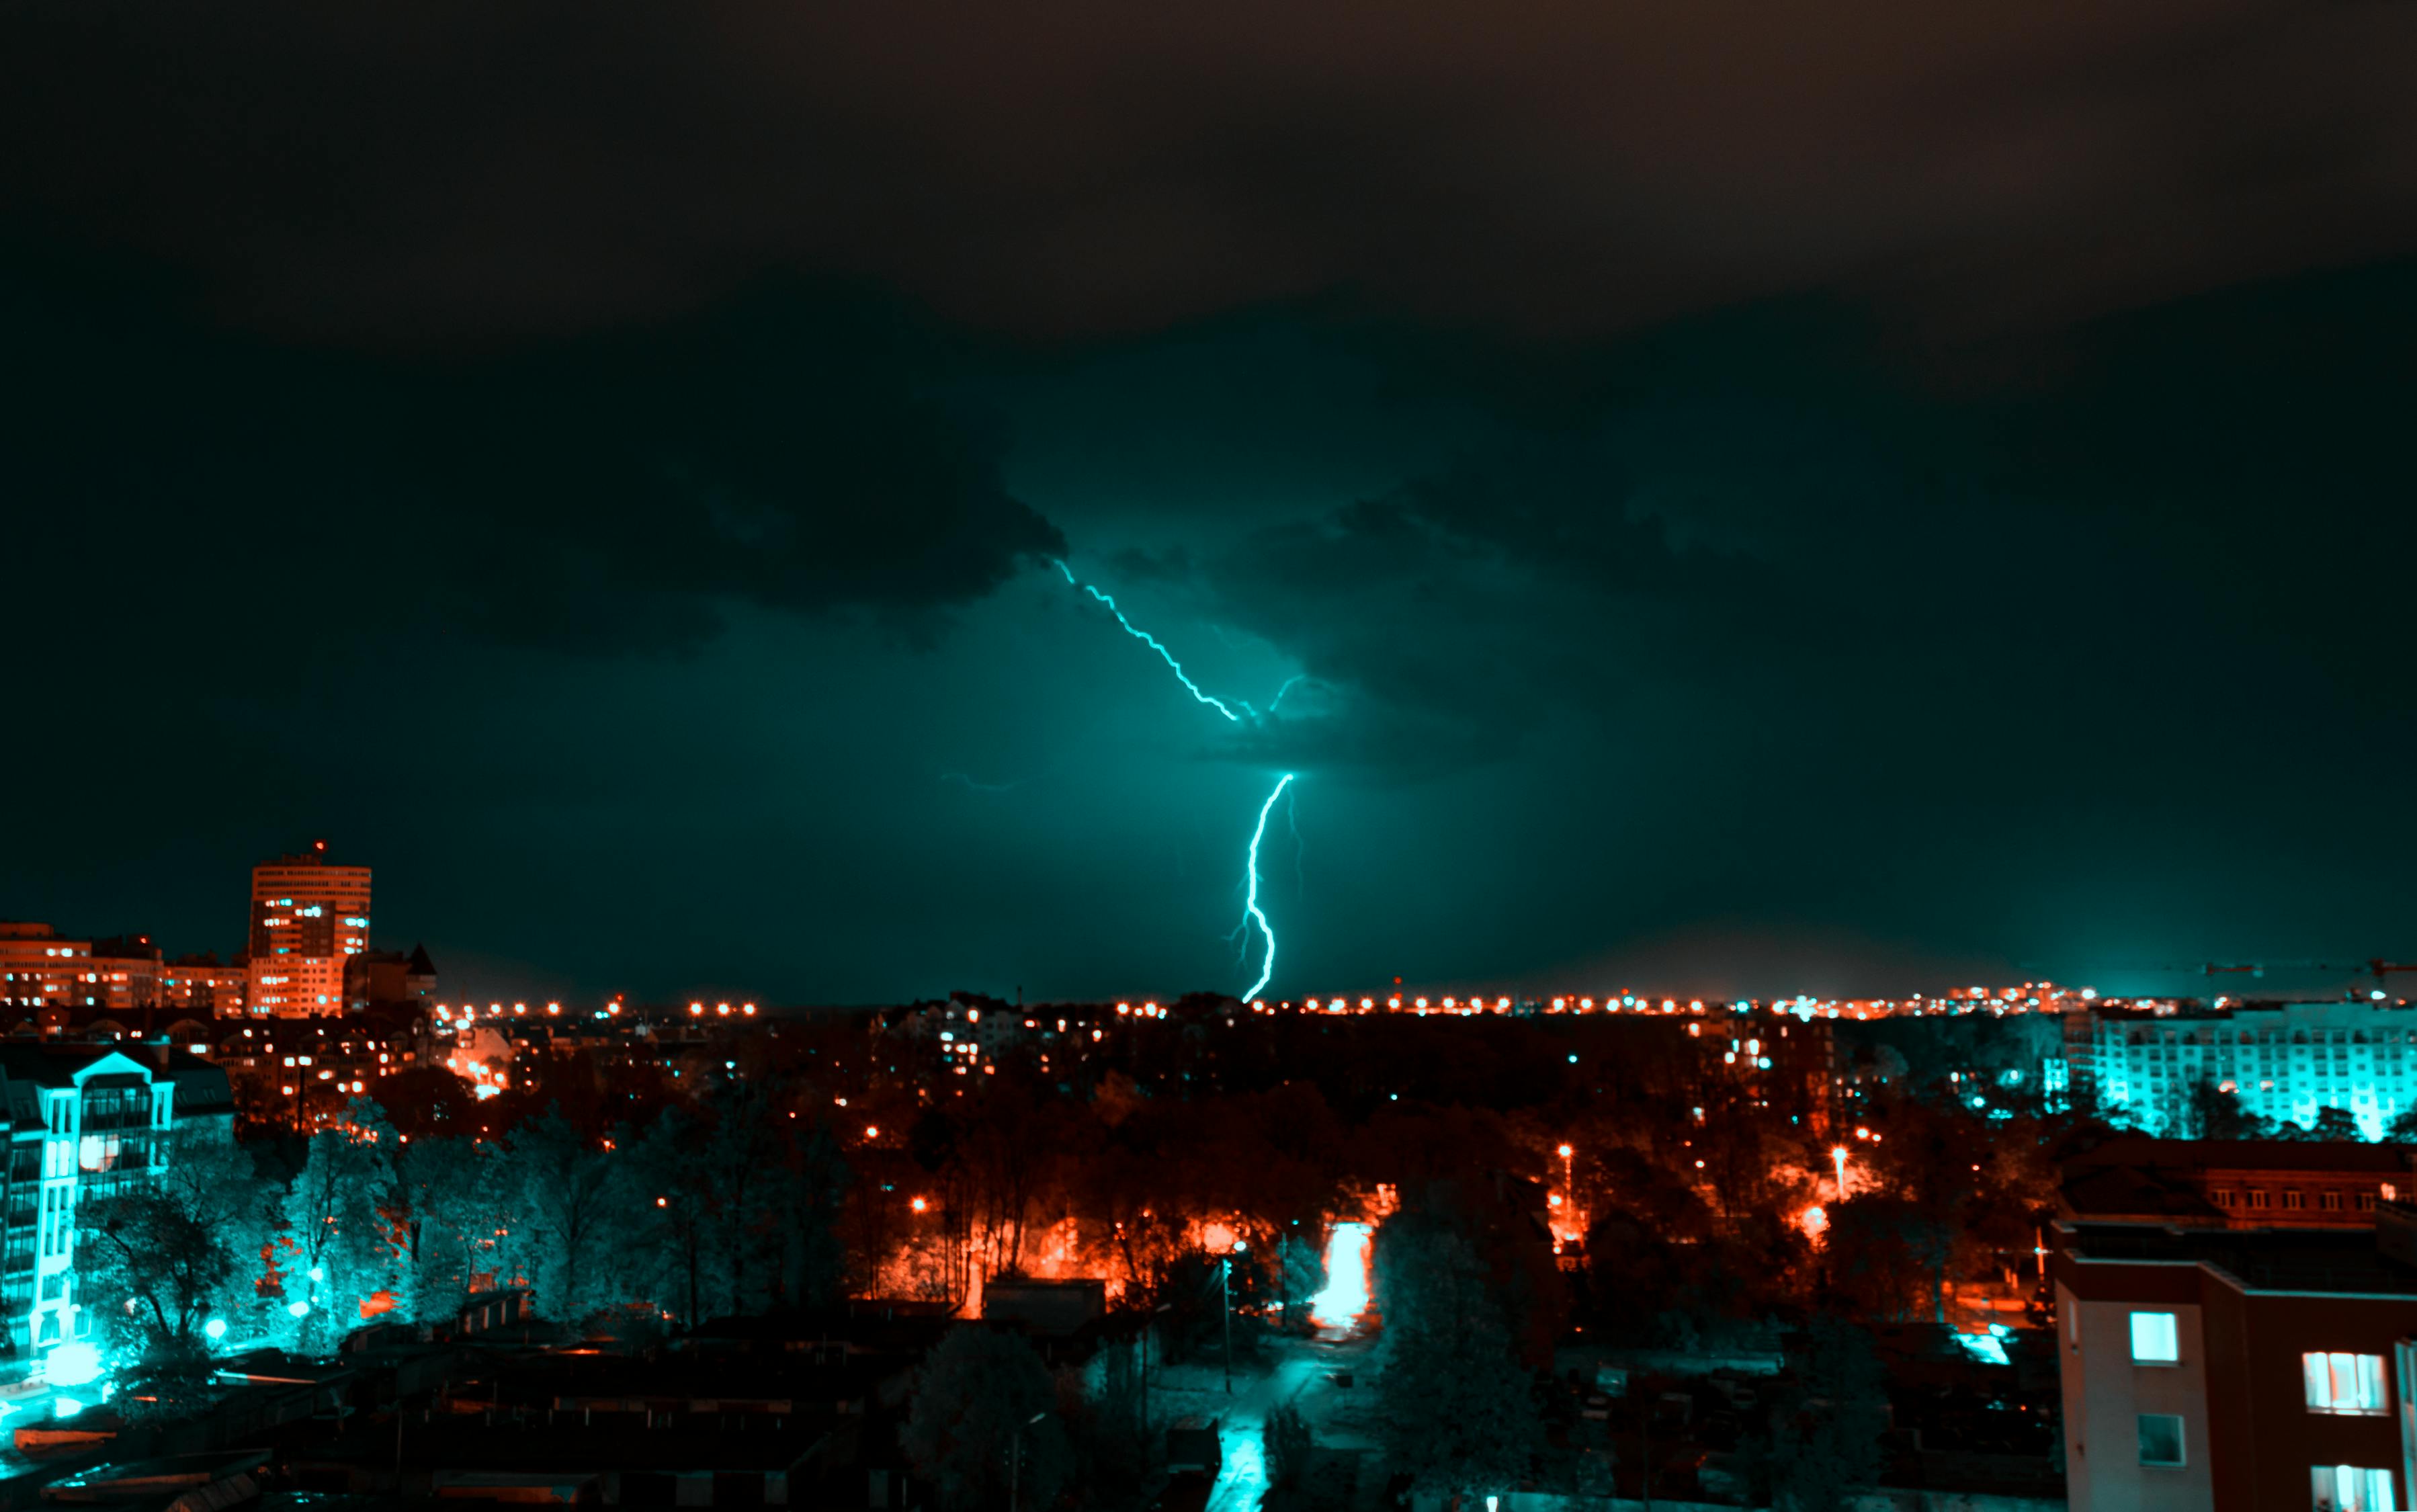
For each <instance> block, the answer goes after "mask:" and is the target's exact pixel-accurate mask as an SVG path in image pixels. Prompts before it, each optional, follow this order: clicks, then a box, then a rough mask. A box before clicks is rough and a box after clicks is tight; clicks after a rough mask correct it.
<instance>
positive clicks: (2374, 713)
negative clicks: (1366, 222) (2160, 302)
mask: <svg viewBox="0 0 2417 1512" xmlns="http://www.w3.org/2000/svg"><path fill="white" fill-rule="evenodd" d="M1861 325H1862V329H1861V331H1860V333H1859V332H1858V330H1857V326H1858V322H1856V321H1854V320H1852V319H1848V318H1844V317H1842V316H1841V315H1840V314H1839V313H1836V312H1834V311H1822V310H1811V311H1808V310H1805V309H1801V308H1795V307H1763V308H1750V309H1743V310H1739V311H1734V312H1729V313H1722V314H1719V315H1715V316H1708V317H1703V318H1699V319H1695V320H1690V321H1686V322H1681V323H1680V324H1678V325H1675V326H1671V327H1667V328H1663V329H1660V330H1657V331H1655V332H1653V333H1652V334H1650V335H1649V336H1648V337H1643V338H1639V339H1636V340H1632V341H1629V342H1625V343H1621V344H1615V345H1612V346H1607V347H1605V348H1604V349H1602V351H1601V352H1600V353H1599V354H1598V355H1597V357H1596V359H1593V360H1592V361H1591V362H1590V363H1588V364H1580V365H1579V366H1577V367H1575V368H1571V367H1568V366H1567V365H1565V364H1562V363H1561V360H1560V359H1554V362H1555V364H1556V365H1557V366H1560V367H1561V373H1560V380H1559V382H1560V388H1561V390H1562V392H1563V393H1564V394H1565V395H1566V394H1586V395H1590V396H1591V397H1590V398H1588V399H1586V400H1585V401H1584V402H1583V403H1582V404H1580V405H1575V406H1571V405H1561V406H1554V407H1551V408H1550V409H1549V413H1548V419H1547V420H1543V421H1539V422H1535V423H1532V424H1530V425H1529V426H1528V427H1527V428H1526V429H1524V430H1521V431H1518V432H1516V433H1514V435H1513V438H1512V439H1510V440H1506V441H1501V442H1497V443H1495V444H1493V445H1490V446H1489V447H1487V448H1485V449H1482V450H1481V451H1473V452H1471V453H1470V454H1469V455H1468V456H1467V457H1466V458H1465V459H1464V460H1463V461H1462V462H1461V463H1460V464H1459V465H1457V466H1453V467H1451V468H1448V469H1446V470H1444V471H1442V472H1439V473H1437V474H1434V475H1432V476H1429V477H1426V478H1423V479H1419V480H1415V481H1410V482H1406V483H1404V484H1402V485H1399V486H1397V487H1394V488H1392V489H1391V490H1388V491H1385V492H1383V493H1380V494H1376V495H1374V496H1370V497H1368V498H1366V499H1363V500H1361V501H1358V502H1355V503H1351V504H1348V505H1345V506H1341V507H1337V508H1334V509H1330V510H1328V511H1325V512H1319V513H1317V514H1315V515H1313V516H1310V517H1307V518H1303V519H1298V520H1289V521H1285V522H1281V523H1277V524H1274V525H1269V526H1264V527H1256V528H1254V529H1252V530H1251V531H1249V532H1248V533H1247V534H1246V535H1244V536H1243V537H1242V538H1241V539H1240V540H1239V541H1238V542H1234V543H1233V544H1231V545H1229V546H1227V547H1225V548H1224V549H1222V550H1220V551H1216V552H1211V553H1206V554H1165V555H1162V556H1156V557H1136V558H1129V559H1128V560H1127V561H1126V563H1125V564H1124V566H1125V567H1126V568H1127V570H1129V571H1133V572H1135V573H1137V574H1150V573H1154V574H1156V575H1158V576H1160V577H1162V578H1163V579H1165V580H1167V581H1169V582H1172V583H1176V584H1179V585H1181V586H1182V588H1183V590H1184V591H1187V592H1189V593H1191V594H1193V596H1194V599H1193V603H1194V605H1195V609H1196V612H1197V613H1198V614H1200V615H1201V616H1202V617H1203V618H1205V619H1208V620H1210V621H1213V622H1216V623H1221V624H1224V625H1228V626H1232V627H1236V628H1239V629H1243V630H1247V631H1249V632H1251V633H1253V634H1257V635H1260V636H1263V637H1264V638H1265V639H1266V640H1267V641H1268V642H1269V643H1270V644H1271V645H1273V646H1275V647H1277V648H1279V649H1282V650H1283V651H1284V652H1285V653H1286V654H1287V655H1289V656H1291V657H1293V658H1295V659H1297V662H1298V664H1299V665H1300V667H1301V668H1302V669H1303V670H1304V671H1305V672H1306V673H1308V674H1309V675H1310V676H1311V678H1312V679H1314V681H1312V682H1311V683H1309V684H1307V685H1305V686H1304V688H1303V689H1302V690H1301V692H1300V694H1299V695H1297V696H1296V697H1295V698H1294V699H1292V700H1288V702H1287V705H1286V708H1285V710H1284V711H1283V714H1282V715H1281V717H1278V718H1275V719H1271V720H1269V721H1267V722H1265V723H1264V724H1263V725H1259V726H1257V727H1255V728H1254V729H1252V730H1250V731H1248V732H1246V733H1244V734H1242V735H1241V736H1239V738H1238V739H1237V740H1236V741H1235V742H1234V744H1233V746H1232V747H1231V749H1232V750H1233V751H1234V753H1235V754H1238V755H1239V756H1245V757H1247V758H1249V759H1253V760H1258V761H1265V762H1268V763H1270V764H1279V765H1283V766H1286V767H1299V768H1302V769H1305V770H1327V771H1339V770H1351V771H1360V772H1362V773H1364V774H1368V775H1373V776H1379V777H1395V778H1398V777H1403V776H1432V775H1435V774H1437V773H1439V772H1445V771H1453V770H1457V769H1459V768H1462V767H1465V766H1468V765H1471V764H1483V763H1489V762H1499V761H1506V760H1524V759H1527V758H1528V751H1527V749H1526V747H1527V745H1528V743H1529V742H1530V741H1531V739H1532V738H1533V737H1534V736H1535V735H1536V733H1537V732H1538V731H1539V730H1541V729H1543V727H1545V726H1547V725H1551V724H1553V723H1554V722H1555V721H1557V720H1558V721H1562V722H1564V726H1565V728H1569V727H1592V728H1601V727H1603V726H1604V725H1612V726H1618V725H1629V726H1631V727H1634V728H1637V729H1640V730H1651V731H1653V732H1654V734H1655V737H1656V738H1670V737H1678V738H1683V732H1684V731H1685V730H1686V729H1687V728H1688V727H1689V726H1690V725H1724V724H1734V723H1735V722H1737V721H1741V720H1742V721H1744V722H1746V723H1748V724H1764V723H1767V724H1768V725H1771V726H1772V727H1774V728H1788V729H1793V730H1796V731H1799V732H1801V733H1802V734H1803V735H1804V736H1805V737H1806V738H1807V739H1809V740H1810V741H1813V742H1814V745H1815V747H1816V748H1815V749H1810V750H1808V751H1806V752H1805V753H1804V754H1802V755H1801V756H1795V757H1792V758H1791V759H1790V761H1789V762H1788V763H1787V771H1786V776H1785V778H1784V779H1783V781H1782V786H1783V787H1785V789H1786V790H1787V791H1789V792H1791V793H1795V794H1797V795H1798V796H1800V797H1803V798H1805V799H1807V800H1808V801H1817V800H1816V799H1815V794H1817V792H1818V791H1819V790H1820V788H1821V784H1822V783H1823V782H1824V781H1834V782H1835V783H1836V785H1837V786H1836V787H1833V788H1832V789H1830V794H1831V797H1832V800H1834V799H1835V798H1836V797H1837V795H1840V794H1847V793H1853V794H1856V795H1857V796H1856V797H1854V798H1852V799H1851V800H1849V802H1850V804H1857V805H1860V804H1865V803H1868V802H1877V798H1876V796H1875V795H1874V793H1873V791H1872V789H1871V786H1870V784H1871V779H1872V778H1873V777H1875V776H1876V775H1877V774H1879V773H1882V772H1886V773H1888V774H1889V784H1890V786H1889V787H1888V788H1887V789H1886V790H1887V791H1889V792H1890V793H1892V794H1893V795H1894V799H1902V800H1904V801H1906V802H1908V803H1910V802H1915V801H1917V800H1918V798H1919V796H1920V795H1922V794H1923V793H1925V792H1927V793H1931V794H1933V795H1934V796H1946V797H1949V798H1951V799H1952V798H1953V794H1952V793H1951V792H1950V791H1949V790H1950V789H1952V788H1953V787H1955V786H1957V785H1959V784H1960V785H1966V786H1967V787H1969V789H1970V790H1971V791H1976V792H1986V793H1990V794H1993V795H1996V796H1997V797H1998V798H1999V799H2001V800H2002V801H2004V802H2041V803H2056V802H2103V801H2107V800H2109V799H2111V798H2112V797H2113V796H2114V795H2117V794H2121V795H2122V800H2121V801H2122V802H2137V803H2139V804H2141V805H2143V806H2147V807H2155V806H2159V805H2163V804H2166V803H2168V802H2178V801H2180V800H2179V795H2180V794H2181V792H2182V791H2183V790H2184V789H2186V788H2190V787H2194V786H2195V785H2203V786H2200V787H2199V793H2200V796H2202V797H2207V798H2212V797H2213V796H2214V795H2215V794H2218V793H2221V792H2227V791H2232V792H2237V791H2239V785H2240V784H2241V783H2242V782H2243V781H2245V780H2247V779H2245V778H2244V776H2243V772H2242V768H2243V765H2244V764H2254V761H2252V759H2251V758H2250V757H2249V756H2248V753H2246V752H2245V751H2243V750H2242V749H2240V748H2238V747H2231V746H2227V748H2226V749H2225V750H2223V751H2221V752H2194V753H2192V755H2191V756H2190V757H2189V758H2188V759H2187V760H2185V761H2183V762H2182V763H2181V764H2180V765H2179V766H2178V767H2171V768H2161V769H2157V770H2158V771H2159V775H2158V776H2157V778H2156V779H2155V782H2154V783H2153V784H2151V785H2150V786H2149V787H2137V786H2136V784H2137V783H2139V782H2141V781H2143V780H2144V779H2145V771H2146V769H2142V768H2138V767H2135V766H2132V765H2130V764H2127V763H2120V762H2119V763H2113V764H2107V763H2099V762H2089V763H2082V764H2078V765H2073V766H2062V765H2056V766H2042V765H2039V764H2037V763H2035V762H2032V761H2029V759H2027V758H2025V757H2023V756H2019V755H2017V754H2016V753H2015V752H2014V750H2013V749H2012V748H2009V747H2001V746H1994V745H1984V747H1983V748H1982V749H1981V750H1980V751H1978V752H1977V753H1976V754H1974V755H1971V756H1966V757H1962V758H1959V759H1958V760H1957V761H1955V762H1953V763H1948V764H1939V763H1935V762H1932V761H1930V760H1927V759H1925V758H1922V757H1920V756H1916V755H1915V754H1914V751H1915V747H1913V746H1909V745H1906V744H1894V743H1893V744H1891V745H1890V746H1889V747H1888V748H1887V749H1885V750H1881V751H1877V752H1875V751H1869V750H1863V749H1860V748H1858V752H1857V754H1856V755H1855V756H1852V757H1850V758H1841V757H1839V756H1837V755H1836V754H1835V753H1836V750H1837V749H1838V748H1837V747H1836V746H1835V745H1834V744H1833V743H1832V742H1838V741H1846V742H1850V743H1852V742H1859V741H1864V740H1868V739H1869V738H1870V737H1871V735H1872V733H1874V732H1879V731H1889V730H1923V731H1935V730H1946V729H1960V728H1974V727H1984V726H1986V725H1991V724H1993V723H1995V722H1997V721H1999V720H2001V719H2004V718H2006V717H2008V715H2009V713H2010V711H2011V712H2013V713H2014V714H2015V715H2016V716H2017V717H2021V718H2025V719H2029V718H2041V719H2046V720H2050V721H2053V722H2055V723H2056V724H2057V725H2059V726H2060V727H2064V728H2069V729H2073V730H2076V731H2084V730H2086V731H2091V732H2095V733H2094V734H2093V737H2092V738H2100V737H2104V736H2110V735H2111V734H2112V732H2116V731H2125V730H2138V729H2187V728H2192V727H2196V726H2197V725H2201V724H2203V723H2204V722H2205V721H2206V720H2207V719H2208V718H2209V715H2210V711H2211V710H2234V709H2242V710H2246V709H2247V708H2249V707H2253V706H2254V707H2255V708H2257V709H2260V710H2270V711H2271V712H2272V717H2273V718H2276V719H2282V720H2287V721H2315V722H2318V723H2320V724H2323V725H2326V726H2327V727H2329V728H2330V729H2332V730H2333V732H2335V734H2336V735H2337V737H2338V740H2339V743H2338V744H2336V745H2333V746H2332V747H2331V748H2330V753H2329V755H2328V756H2326V758H2325V759H2326V760H2327V761H2329V762H2339V761H2349V760H2352V759H2356V760H2361V761H2364V760H2368V759H2372V758H2374V757H2376V756H2379V753H2380V752H2381V751H2382V750H2383V749H2385V748H2386V744H2385V743H2384V742H2389V741H2394V740H2396V739H2398V738H2399V737H2400V735H2401V734H2402V733H2404V732H2405V728H2406V723H2407V722H2406V720H2405V718H2404V717H2403V716H2402V715H2401V714H2399V713H2398V712H2397V711H2396V710H2392V709H2390V708H2388V707H2385V706H2383V705H2381V704H2379V703H2378V702H2377V701H2375V700H2374V699H2373V698H2372V697H2371V696H2370V695H2365V694H2359V693H2349V690H2352V689H2356V688H2359V687H2361V686H2362V685H2364V686H2366V687H2369V688H2371V687H2374V686H2378V685H2379V684H2380V683H2381V682H2383V681H2385V680H2388V679H2389V677H2390V676H2391V673H2390V671H2389V668H2390V667H2391V666H2392V665H2393V664H2395V663H2396V661H2397V660H2398V659H2400V658H2402V657H2405V655H2407V654H2408V652H2409V649H2410V643H2411V638H2412V637H2411V633H2410V630H2409V624H2408V621H2407V619H2406V616H2405V615H2404V614H2403V613H2402V612H2401V610H2400V607H2399V603H2398V600H2397V599H2396V598H2395V597H2394V596H2393V595H2389V594H2383V593H2377V592H2370V591H2363V590H2362V589H2361V588H2359V587H2358V573H2357V569H2356V568H2355V566H2354V564H2356V563H2358V562H2360V561H2362V560H2372V559H2396V558H2397V557H2398V556H2399V554H2401V553H2403V552H2406V551H2408V550H2410V549H2417V524H2412V522H2411V521H2410V519H2409V516H2408V513H2407V512H2406V511H2405V510H2403V509H2400V508H2398V507H2396V505H2395V503H2394V501H2399V500H2405V498H2406V496H2407V491H2408V488H2409V469H2408V466H2407V464H2406V460H2405V457H2404V456H2403V454H2402V451H2401V447H2400V444H2399V442H2398V440H2397V435H2398V434H2399V429H2400V426H2399V422H2398V421H2397V420H2395V418H2394V417H2395V416H2396V415H2398V414H2399V413H2401V411H2402V408H2403V406H2405V405H2409V404H2410V403H2412V402H2417V387H2412V378H2411V376H2410V374H2409V369H2408V366H2407V364H2406V363H2405V361H2404V360H2403V359H2401V357H2400V356H2399V355H2398V354H2400V353H2401V352H2402V351H2403V350H2404V349H2405V344H2407V343H2409V342H2410V341H2412V340H2417V267H2410V266H2408V265H2400V266H2390V267H2377V268H2374V269H2371V270H2367V271H2363V272H2359V273H2355V274H2337V275H2329V276H2326V277H2322V278H2310V279H2303V280H2300V281H2296V282H2292V283H2277V284H2274V285H2271V286H2265V287H2258V288H2252V289H2246V290H2241V291H2236V292H2233V293H2229V294H2226V295H2223V296H2215V297H2205V298H2197V299H2193V300H2189V301H2183V302H2181V303H2179V304H2175V305H2172V306H2168V307H2164V308H2159V309H2156V310H2152V311H2148V312H2142V313H2132V314H2125V315H2121V316H2109V317H2103V318H2101V319H2098V320H2095V321H2091V322H2087V323H2083V324H2081V325H2079V326H2076V327H2074V328H2070V329H2068V330H2066V331H2063V332H2061V333H2059V334H2058V335H2056V336H2055V337H2054V338H2053V339H2050V340H2046V341H2028V342H2025V343H2023V344H2019V346H2017V347H2009V348H2007V349H2005V350H2003V351H2000V352H1998V353H1996V354H1994V355H1991V354H1984V355H1983V357H1982V359H1980V365H1981V366H1982V367H1983V368H1985V369H1988V370H1991V371H1994V372H1996V373H1998V374H1999V381H1993V382H1989V383H1985V384H1983V383H1976V382H1974V381H1972V379H1971V377H1970V374H1969V372H1964V371H1961V370H1960V369H1959V371H1958V372H1957V373H1956V374H1954V375H1953V381H1947V380H1946V379H1943V378H1942V375H1941V374H1939V373H1938V371H1937V369H1936V366H1935V364H1933V363H1932V362H1930V361H1928V360H1927V359H1909V358H1908V356H1907V355H1906V354H1905V353H1903V352H1900V351H1895V350H1893V349H1892V348H1891V346H1890V344H1889V343H1888V342H1887V341H1886V340H1884V339H1882V336H1883V328H1879V327H1877V326H1874V325H1873V324H1871V323H1870V322H1862V323H1861ZM1967 355H1968V356H1970V354H1967ZM1487 372H1488V376H1487V377H1486V378H1485V379H1484V380H1483V381H1484V383H1485V385H1486V387H1487V388H1488V389H1493V390H1494V391H1495V392H1496V394H1497V397H1498V395H1499V393H1500V392H1501V391H1503V386H1500V385H1498V384H1497V383H1496V381H1495V379H1494V378H1493V377H1492V376H1491V375H1490V369H1489V370H1487ZM1439 373H1440V370H1430V372H1429V373H1428V374H1427V379H1428V381H1432V382H1438V383H1440V382H1448V381H1449V379H1448V378H1447V377H1444V376H1441V375H1439ZM1519 387H1520V386H1519V385H1518V384H1516V383H1513V384H1511V385H1509V386H1508V389H1510V390H1512V391H1515V390H1516V389H1518V388H1519ZM2346 693H2348V696H2347V697H2344V695H2345V694H2346ZM2337 699H2338V700H2340V701H2338V702H2336V701H2335V700H2337ZM1568 722H1575V723H1574V725H1570V724H1569V723H1568ZM2229 722H2230V721H2229V717H2228V716H2227V723H2229ZM1858 732H1861V733H1858ZM2264 780H2267V781H2277V780H2282V779H2280V778H2279V777H2272V776H2270V777H2268V778H2266V779H2264ZM2152 789H2153V790H2152ZM1956 801H1957V802H1960V800H1956Z"/></svg>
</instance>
